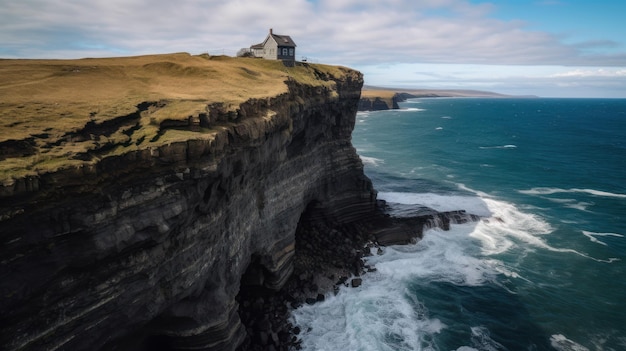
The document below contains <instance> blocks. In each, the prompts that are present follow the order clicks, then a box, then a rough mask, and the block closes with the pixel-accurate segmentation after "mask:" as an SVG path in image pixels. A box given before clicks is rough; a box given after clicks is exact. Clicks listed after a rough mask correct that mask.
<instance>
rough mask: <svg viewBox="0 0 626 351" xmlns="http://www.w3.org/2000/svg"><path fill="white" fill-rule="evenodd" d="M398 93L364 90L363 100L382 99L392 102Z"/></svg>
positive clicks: (362, 93) (393, 91)
mask: <svg viewBox="0 0 626 351" xmlns="http://www.w3.org/2000/svg"><path fill="white" fill-rule="evenodd" d="M396 93H397V91H395V90H379V89H376V90H369V89H363V90H362V91H361V98H362V99H370V100H372V99H376V98H380V99H381V100H391V99H392V98H393V96H394V95H395V94H396Z"/></svg>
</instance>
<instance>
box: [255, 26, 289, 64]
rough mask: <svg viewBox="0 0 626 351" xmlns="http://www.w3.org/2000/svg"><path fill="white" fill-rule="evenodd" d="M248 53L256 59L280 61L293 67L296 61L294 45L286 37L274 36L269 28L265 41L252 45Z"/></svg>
mask: <svg viewBox="0 0 626 351" xmlns="http://www.w3.org/2000/svg"><path fill="white" fill-rule="evenodd" d="M250 51H251V52H252V53H253V54H254V56H256V57H262V58H265V59H268V60H282V61H283V62H284V63H285V64H288V65H293V64H294V63H295V61H296V43H294V41H293V40H292V39H291V37H290V36H288V35H279V34H274V32H273V30H272V29H271V28H270V32H269V34H268V35H267V37H266V38H265V40H264V41H263V42H262V43H259V44H255V45H252V46H251V47H250Z"/></svg>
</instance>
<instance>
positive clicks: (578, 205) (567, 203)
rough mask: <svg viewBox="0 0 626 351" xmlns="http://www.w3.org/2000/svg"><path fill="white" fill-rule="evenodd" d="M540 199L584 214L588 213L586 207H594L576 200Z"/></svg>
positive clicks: (591, 203)
mask: <svg viewBox="0 0 626 351" xmlns="http://www.w3.org/2000/svg"><path fill="white" fill-rule="evenodd" d="M541 198H542V199H546V200H548V201H551V202H555V203H558V204H562V205H563V206H564V207H567V208H573V209H575V210H580V211H584V212H589V211H588V210H587V207H589V206H593V205H595V203H593V202H585V201H578V200H576V199H560V198H550V197H543V196H542V197H541Z"/></svg>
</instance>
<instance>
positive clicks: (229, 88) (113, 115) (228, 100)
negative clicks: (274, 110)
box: [0, 53, 345, 182]
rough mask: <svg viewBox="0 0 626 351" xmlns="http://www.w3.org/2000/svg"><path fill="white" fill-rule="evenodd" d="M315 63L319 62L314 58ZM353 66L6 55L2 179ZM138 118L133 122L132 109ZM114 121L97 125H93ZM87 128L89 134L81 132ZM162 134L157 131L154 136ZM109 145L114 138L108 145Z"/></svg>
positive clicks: (145, 143) (139, 144)
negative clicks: (129, 121) (290, 81)
mask: <svg viewBox="0 0 626 351" xmlns="http://www.w3.org/2000/svg"><path fill="white" fill-rule="evenodd" d="M313 67H315V69H314V68H313ZM315 70H322V71H324V72H326V73H328V74H330V75H333V76H335V77H341V76H343V75H344V74H345V69H343V68H341V67H335V66H326V65H299V66H296V67H291V68H288V67H285V66H284V65H283V64H282V63H281V62H279V61H270V60H263V59H254V58H232V57H224V56H208V55H199V56H192V55H190V54H187V53H177V54H165V55H149V56H137V57H119V58H97V59H91V58H88V59H80V60H0V76H1V77H2V80H0V182H7V181H10V179H12V178H16V177H24V176H28V175H36V174H38V173H42V172H50V171H55V170H56V169H58V168H61V167H68V166H75V165H79V164H81V163H85V162H97V161H98V160H97V159H89V160H87V159H84V158H83V159H81V157H77V155H84V154H86V153H89V152H90V150H95V149H99V150H103V149H106V150H107V151H106V153H102V152H100V153H98V157H100V158H102V157H106V156H107V155H109V154H120V153H123V152H126V151H128V150H136V149H144V148H149V147H153V146H159V145H162V144H164V143H171V142H173V141H178V140H186V139H190V138H211V137H212V135H213V133H214V131H211V130H210V129H204V130H195V131H192V130H176V129H168V130H166V131H163V130H160V126H161V122H163V121H165V120H168V121H176V120H180V121H182V122H184V121H187V120H188V119H189V118H190V117H193V116H197V115H198V114H200V113H206V112H207V106H209V105H211V104H213V103H222V104H223V106H224V108H225V109H226V110H233V111H234V110H235V109H236V108H237V107H238V106H239V104H241V103H242V102H244V101H246V100H249V99H253V98H257V99H260V98H267V97H272V96H276V95H279V94H281V93H284V92H286V91H287V85H286V84H285V81H286V80H288V79H294V80H296V81H298V82H300V83H305V84H310V85H328V84H332V82H328V81H323V80H319V79H317V78H316V72H315ZM147 102H149V103H151V106H150V107H149V108H148V109H147V110H145V111H141V112H140V118H139V121H138V122H136V121H133V122H132V123H133V124H132V125H126V124H124V120H123V118H124V116H130V115H133V114H137V113H138V111H139V106H141V105H142V104H145V103H147ZM95 126H97V127H99V129H103V128H104V129H107V128H108V129H109V130H108V131H107V132H106V133H104V134H102V133H99V134H98V135H90V134H89V131H90V130H91V129H92V128H93V127H95ZM77 134H80V137H76V135H77ZM157 135H158V138H157V137H155V136H157ZM103 145H106V146H107V147H106V148H103Z"/></svg>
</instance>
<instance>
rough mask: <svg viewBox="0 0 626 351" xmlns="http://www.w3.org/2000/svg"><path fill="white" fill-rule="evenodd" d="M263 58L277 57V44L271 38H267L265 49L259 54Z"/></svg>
mask: <svg viewBox="0 0 626 351" xmlns="http://www.w3.org/2000/svg"><path fill="white" fill-rule="evenodd" d="M261 57H263V58H264V59H268V60H276V59H278V44H277V43H276V41H275V40H274V39H272V38H269V39H268V40H267V41H266V42H265V50H264V52H263V54H262V55H261Z"/></svg>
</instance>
